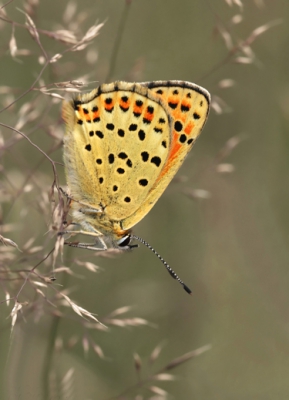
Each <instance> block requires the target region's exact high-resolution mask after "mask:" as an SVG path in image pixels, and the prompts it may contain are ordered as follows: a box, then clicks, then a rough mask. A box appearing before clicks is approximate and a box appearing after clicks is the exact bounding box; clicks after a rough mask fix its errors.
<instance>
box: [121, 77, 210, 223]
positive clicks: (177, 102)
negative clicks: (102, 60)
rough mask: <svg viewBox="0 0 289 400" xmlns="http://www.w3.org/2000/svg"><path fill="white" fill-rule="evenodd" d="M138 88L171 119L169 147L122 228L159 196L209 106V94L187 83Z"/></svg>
mask: <svg viewBox="0 0 289 400" xmlns="http://www.w3.org/2000/svg"><path fill="white" fill-rule="evenodd" d="M142 85H143V86H144V87H147V88H149V89H150V91H151V92H152V93H153V94H154V95H155V96H156V97H158V98H160V99H161V100H162V101H163V104H164V106H165V107H166V111H167V113H168V115H170V117H171V118H172V129H171V131H170V135H171V137H170V143H171V144H170V149H169V154H168V157H167V160H166V163H165V165H164V166H163V168H162V170H161V172H160V174H159V176H158V177H157V179H156V181H155V184H154V186H153V187H152V188H151V190H150V192H149V194H148V196H147V198H146V199H145V202H143V203H142V204H141V205H140V208H139V210H137V213H135V214H133V215H131V216H130V217H129V218H128V219H127V220H126V221H124V226H125V227H126V228H130V227H132V226H133V225H135V224H136V223H137V222H138V221H139V220H140V219H142V218H143V217H144V216H145V215H146V214H147V212H148V211H149V210H150V209H151V208H152V207H153V205H154V204H155V202H156V201H157V200H158V199H159V197H160V196H161V195H162V193H163V192H164V190H165V189H166V187H167V186H168V184H169V183H170V181H171V180H172V178H173V177H174V175H175V174H176V172H177V171H178V169H179V168H180V166H181V164H182V163H183V161H184V159H185V157H186V155H187V154H188V152H189V151H190V150H191V148H192V146H193V145H194V143H195V141H196V139H197V138H198V136H199V135H200V133H201V130H202V128H203V126H204V124H205V122H206V120H207V116H208V112H209V106H210V94H209V93H208V92H207V90H205V89H203V88H201V87H200V86H197V85H195V84H193V83H190V82H183V81H154V82H144V83H142Z"/></svg>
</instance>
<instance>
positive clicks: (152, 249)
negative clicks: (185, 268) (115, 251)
mask: <svg viewBox="0 0 289 400" xmlns="http://www.w3.org/2000/svg"><path fill="white" fill-rule="evenodd" d="M131 237H132V238H133V239H135V240H138V241H139V242H141V243H142V244H143V245H145V246H146V247H148V248H149V249H150V250H151V251H152V252H153V253H154V254H155V255H156V256H157V257H158V258H159V259H160V260H161V262H162V263H163V264H164V266H165V267H166V269H167V271H168V273H169V274H170V275H171V277H172V278H174V279H176V280H177V281H178V282H179V283H180V284H181V285H182V287H183V288H184V290H185V291H186V292H187V293H189V294H192V291H191V289H190V288H188V286H187V285H185V284H184V282H183V281H182V280H181V279H180V278H179V277H178V275H177V274H176V273H175V271H174V270H173V269H172V268H171V267H170V266H169V264H168V263H167V262H166V261H165V260H164V259H163V257H161V256H160V255H159V253H157V252H156V250H155V249H154V248H153V247H152V246H151V245H150V244H149V243H148V242H146V241H145V240H143V239H142V238H140V237H138V236H135V235H131Z"/></svg>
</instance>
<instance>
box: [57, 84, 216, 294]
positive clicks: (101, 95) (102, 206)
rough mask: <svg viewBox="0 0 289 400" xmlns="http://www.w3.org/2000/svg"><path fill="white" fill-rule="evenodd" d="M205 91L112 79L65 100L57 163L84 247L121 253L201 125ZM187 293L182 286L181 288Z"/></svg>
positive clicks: (206, 107)
mask: <svg viewBox="0 0 289 400" xmlns="http://www.w3.org/2000/svg"><path fill="white" fill-rule="evenodd" d="M209 107H210V94H209V93H208V91H207V90H206V89H204V88H202V87H200V86H198V85H195V84H193V83H190V82H184V81H153V82H142V83H128V82H121V81H119V82H114V83H109V84H103V85H101V86H99V87H98V88H96V89H94V90H93V91H92V92H90V93H87V94H81V95H78V96H77V97H75V98H74V99H72V100H70V101H65V102H64V103H63V108H62V116H63V119H64V121H65V123H66V132H65V135H64V164H65V171H66V178H67V184H68V188H69V199H70V210H71V214H72V218H73V221H74V223H75V224H78V225H80V226H81V230H79V231H69V232H70V233H82V234H85V235H89V236H94V237H95V243H92V244H91V243H79V242H70V243H69V242H68V243H67V244H69V245H71V246H74V247H79V248H86V249H90V250H106V249H108V248H110V247H113V248H117V249H122V250H127V249H131V248H132V247H136V245H131V241H132V240H134V239H136V240H139V241H141V242H142V243H143V244H145V245H146V246H147V247H149V248H150V249H151V250H152V251H153V252H154V253H155V254H156V255H157V256H158V257H159V258H160V259H161V260H162V261H163V263H164V264H165V266H166V267H167V269H168V271H169V272H170V274H171V275H172V276H173V277H174V278H175V279H177V280H179V282H180V283H181V284H182V285H183V286H184V288H185V290H187V289H188V288H187V287H186V285H184V283H183V282H182V281H181V280H180V279H179V278H178V276H177V275H176V274H175V273H174V271H173V270H172V269H171V268H170V267H169V265H168V264H167V263H166V262H165V261H164V260H163V259H162V258H161V257H160V256H159V254H158V253H157V252H156V251H155V250H154V249H153V248H152V247H151V246H150V245H149V244H148V243H147V242H145V241H144V240H143V239H141V238H139V237H137V236H135V235H133V234H132V230H131V228H132V227H133V226H134V225H136V224H137V223H138V222H139V221H140V220H141V219H142V218H143V217H144V216H145V215H146V214H147V213H148V212H149V211H150V209H151V208H152V207H153V206H154V204H155V203H156V201H157V200H158V199H159V197H160V196H161V195H162V193H163V192H164V190H165V189H166V187H167V186H168V184H169V183H170V181H171V180H172V178H173V177H174V175H175V174H176V172H177V171H178V169H179V168H180V166H181V164H182V163H183V161H184V159H185V157H186V156H187V154H188V152H189V151H190V150H191V148H192V146H193V145H194V143H195V141H196V139H197V137H198V136H199V135H200V133H201V130H202V128H203V126H204V124H205V122H206V120H207V117H208V113H209ZM187 291H189V289H188V290H187Z"/></svg>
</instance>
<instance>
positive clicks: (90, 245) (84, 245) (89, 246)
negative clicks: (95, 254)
mask: <svg viewBox="0 0 289 400" xmlns="http://www.w3.org/2000/svg"><path fill="white" fill-rule="evenodd" d="M98 240H99V243H100V244H101V245H102V247H98V246H97V243H79V242H64V244H66V245H68V246H70V247H77V248H79V249H86V250H93V251H105V250H107V245H106V244H105V242H104V240H103V239H101V238H100V237H98Z"/></svg>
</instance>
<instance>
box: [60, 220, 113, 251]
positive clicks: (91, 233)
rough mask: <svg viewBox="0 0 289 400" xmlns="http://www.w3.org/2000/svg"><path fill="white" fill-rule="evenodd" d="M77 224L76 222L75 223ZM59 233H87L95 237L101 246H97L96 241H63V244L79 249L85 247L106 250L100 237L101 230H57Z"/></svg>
mask: <svg viewBox="0 0 289 400" xmlns="http://www.w3.org/2000/svg"><path fill="white" fill-rule="evenodd" d="M76 225H77V224H76ZM59 234H60V235H66V234H68V235H70V234H72V235H77V234H81V235H87V236H94V237H96V238H97V241H98V242H99V244H100V246H101V247H98V246H97V243H80V242H66V241H65V242H64V244H66V245H68V246H70V247H78V248H80V249H87V250H98V251H104V250H107V245H106V243H105V241H104V240H103V239H102V236H103V234H102V233H101V232H98V231H95V232H91V231H83V230H78V231H70V230H67V231H62V232H59Z"/></svg>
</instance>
